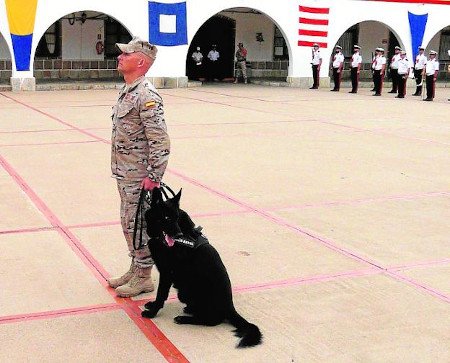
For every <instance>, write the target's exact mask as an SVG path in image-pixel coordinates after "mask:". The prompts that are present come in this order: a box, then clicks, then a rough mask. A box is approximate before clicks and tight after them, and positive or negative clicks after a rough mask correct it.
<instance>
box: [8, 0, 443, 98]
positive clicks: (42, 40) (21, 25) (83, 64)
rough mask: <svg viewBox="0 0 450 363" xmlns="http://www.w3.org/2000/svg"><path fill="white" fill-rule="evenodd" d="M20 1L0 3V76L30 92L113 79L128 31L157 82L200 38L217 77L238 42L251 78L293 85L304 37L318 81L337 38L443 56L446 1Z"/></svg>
mask: <svg viewBox="0 0 450 363" xmlns="http://www.w3.org/2000/svg"><path fill="white" fill-rule="evenodd" d="M23 2H28V3H29V6H23V4H22V6H20V7H18V6H17V5H14V4H16V3H17V1H16V2H14V0H0V79H1V78H2V79H3V80H4V81H5V80H7V79H8V80H9V81H10V82H11V84H12V86H13V90H33V89H35V84H36V79H37V80H38V82H39V81H40V80H41V79H42V80H45V79H79V78H83V77H84V78H91V79H95V78H98V79H102V78H104V79H107V78H117V77H118V75H117V72H116V71H115V66H116V63H115V57H116V55H115V54H114V42H115V41H124V40H128V39H129V38H130V37H131V36H140V37H142V38H145V39H148V40H149V41H150V42H152V43H154V44H156V45H157V46H158V49H159V51H158V57H157V61H156V62H155V64H154V66H153V67H152V68H151V70H150V71H149V74H148V76H149V77H150V78H153V80H154V83H155V85H156V86H157V87H158V86H159V87H185V86H187V81H188V76H189V62H190V59H191V58H190V55H191V52H192V49H193V47H196V46H200V45H201V47H202V51H203V52H204V55H205V56H206V53H207V52H208V50H209V49H208V47H209V46H210V45H211V44H209V43H213V42H214V43H218V44H217V48H218V50H219V52H220V51H222V52H223V53H224V58H223V61H224V63H223V68H224V72H225V73H224V76H223V78H227V77H228V76H231V77H233V76H234V74H233V72H234V51H235V50H236V45H237V44H238V43H239V42H242V43H244V46H245V47H246V48H247V50H248V56H247V61H248V65H249V68H250V74H251V77H268V78H283V79H285V80H286V81H287V82H288V83H289V84H291V85H292V86H298V87H309V86H310V85H311V65H310V62H311V46H312V44H313V43H319V44H320V45H321V54H322V57H323V65H322V68H321V74H320V76H321V78H322V79H323V81H324V82H327V81H328V76H329V74H328V72H329V60H330V57H331V54H332V51H333V48H334V46H335V45H336V44H337V43H338V42H339V43H341V42H344V43H345V44H344V45H345V46H344V50H345V51H344V54H345V55H346V56H349V55H350V54H347V53H349V52H350V50H351V49H349V48H351V47H352V43H356V42H357V43H358V44H359V45H360V46H361V47H362V55H363V62H364V63H367V64H369V63H370V62H371V57H372V52H373V50H374V49H375V48H376V47H380V46H381V47H384V48H385V49H386V50H387V51H388V50H389V49H393V47H394V46H395V45H397V44H398V45H400V46H401V47H402V49H404V50H406V52H407V54H408V58H409V59H413V57H414V54H415V53H416V51H417V49H416V48H417V46H418V45H423V46H425V47H426V48H427V51H428V50H430V49H433V50H436V51H437V52H438V53H439V58H440V60H441V63H442V67H445V66H446V62H447V63H449V56H448V53H447V51H448V49H449V48H450V0H430V1H426V0H422V2H421V3H418V2H417V1H416V0H410V1H408V0H404V1H403V0H391V1H389V0H388V1H381V0H380V1H377V0H373V1H371V0H339V1H331V0H299V1H292V0H280V1H269V0H263V1H261V0H215V1H205V0H186V1H184V2H180V1H169V0H159V1H157V2H156V1H148V0H131V1H129V2H124V1H118V0H109V1H105V0H78V1H60V0H26V1H23ZM23 2H21V3H23ZM208 26H209V28H208ZM221 26H223V27H224V28H223V30H222V28H221ZM227 34H228V35H227ZM394 43H395V44H394ZM340 45H342V44H340ZM205 48H206V49H205ZM346 52H347V53H346ZM225 58H226V59H225Z"/></svg>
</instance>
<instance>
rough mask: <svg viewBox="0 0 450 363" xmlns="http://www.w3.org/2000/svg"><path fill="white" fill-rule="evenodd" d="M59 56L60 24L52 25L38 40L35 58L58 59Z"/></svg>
mask: <svg viewBox="0 0 450 363" xmlns="http://www.w3.org/2000/svg"><path fill="white" fill-rule="evenodd" d="M60 56H61V23H60V21H59V20H58V21H57V22H56V23H53V24H52V25H51V26H50V28H48V29H47V31H46V32H45V33H44V35H43V36H42V38H41V39H40V40H39V43H38V46H37V48H36V54H35V57H36V58H58V57H60Z"/></svg>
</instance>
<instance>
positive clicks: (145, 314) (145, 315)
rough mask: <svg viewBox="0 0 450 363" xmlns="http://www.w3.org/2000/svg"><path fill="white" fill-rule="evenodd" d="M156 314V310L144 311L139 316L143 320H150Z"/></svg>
mask: <svg viewBox="0 0 450 363" xmlns="http://www.w3.org/2000/svg"><path fill="white" fill-rule="evenodd" d="M156 314H158V310H144V311H142V312H141V316H142V317H143V318H149V319H152V318H154V317H155V316H156Z"/></svg>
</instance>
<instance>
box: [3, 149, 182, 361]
mask: <svg viewBox="0 0 450 363" xmlns="http://www.w3.org/2000/svg"><path fill="white" fill-rule="evenodd" d="M0 165H1V166H3V168H4V169H5V170H6V172H7V173H8V174H9V175H10V176H11V177H12V178H13V179H14V180H15V181H16V183H17V184H19V186H20V187H21V189H22V190H23V191H24V192H25V193H26V194H27V195H28V197H29V198H30V200H31V201H32V202H33V203H34V204H35V205H36V207H37V208H38V209H39V210H40V211H41V213H42V214H43V215H44V216H45V217H46V218H47V219H48V220H49V222H50V223H51V225H52V226H54V227H56V231H57V232H58V233H59V234H60V235H61V236H62V237H63V238H64V240H65V241H66V243H67V244H68V246H69V247H70V248H71V249H72V250H73V251H74V252H75V254H76V255H77V256H78V257H79V258H80V259H81V261H82V262H83V263H84V264H85V265H86V266H87V267H88V269H89V270H90V271H91V272H92V273H93V274H94V276H95V277H96V278H97V280H98V281H99V282H100V284H101V285H102V286H103V287H105V288H106V289H107V291H108V292H109V293H110V294H111V296H112V297H113V298H114V299H115V300H116V302H117V303H118V304H119V305H120V306H121V307H122V308H123V309H124V311H125V312H126V313H127V315H128V316H129V317H130V319H131V320H132V321H133V322H134V323H135V324H136V325H137V326H138V327H139V329H140V330H141V332H142V333H143V334H144V335H145V336H146V337H147V338H148V339H149V340H150V342H151V343H152V344H153V345H154V346H155V348H156V349H158V351H159V352H160V353H161V354H162V355H163V356H164V358H165V359H166V360H167V361H169V362H188V361H187V359H186V358H185V357H184V356H183V354H182V353H181V352H180V351H179V350H178V349H177V348H176V347H175V346H174V345H173V344H172V342H170V341H169V339H167V338H166V337H165V336H164V334H163V333H162V332H161V331H160V330H159V329H158V328H157V327H156V325H155V324H154V323H153V322H152V321H150V320H146V321H144V320H143V319H142V318H141V316H140V311H137V310H136V308H134V307H133V306H130V305H129V303H128V300H129V299H122V298H119V297H117V296H116V294H115V291H114V290H113V289H111V288H109V287H108V284H107V282H106V278H107V277H108V276H109V273H108V272H107V271H106V270H105V269H104V268H103V266H101V265H100V263H99V262H98V261H97V260H96V259H95V258H94V257H93V256H92V255H91V254H90V253H89V251H88V250H87V249H86V248H85V247H84V246H83V245H82V244H81V242H80V241H79V240H78V239H77V238H76V236H75V235H73V234H72V232H70V231H69V229H68V228H67V227H65V226H64V225H63V224H62V223H61V221H60V220H59V219H58V218H57V217H56V215H55V214H54V213H53V212H52V211H51V210H50V209H49V208H48V207H47V205H46V204H45V203H44V202H43V201H42V200H41V199H40V198H39V197H38V196H37V194H36V193H35V192H34V191H33V190H32V189H31V188H30V187H29V185H28V184H27V183H26V182H25V180H24V179H23V178H22V177H21V176H20V175H19V174H18V173H17V172H16V171H15V170H14V169H13V168H12V166H11V165H10V164H9V163H8V162H7V161H6V159H5V158H4V157H2V156H1V155H0Z"/></svg>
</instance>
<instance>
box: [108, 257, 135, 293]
mask: <svg viewBox="0 0 450 363" xmlns="http://www.w3.org/2000/svg"><path fill="white" fill-rule="evenodd" d="M136 268H137V266H136V265H135V264H134V259H133V260H131V266H130V269H129V270H128V271H127V272H125V274H123V275H122V276H120V277H111V278H109V279H108V280H107V281H108V285H109V286H111V287H112V288H113V289H115V288H117V287H119V286H122V285H125V284H126V283H128V281H130V280H131V278H132V277H133V275H134V272H135V271H136Z"/></svg>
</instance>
